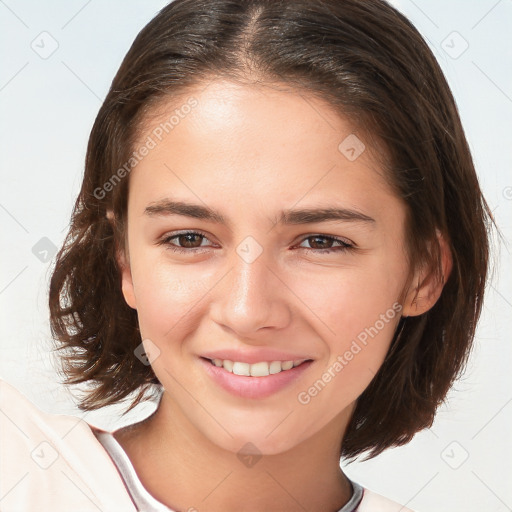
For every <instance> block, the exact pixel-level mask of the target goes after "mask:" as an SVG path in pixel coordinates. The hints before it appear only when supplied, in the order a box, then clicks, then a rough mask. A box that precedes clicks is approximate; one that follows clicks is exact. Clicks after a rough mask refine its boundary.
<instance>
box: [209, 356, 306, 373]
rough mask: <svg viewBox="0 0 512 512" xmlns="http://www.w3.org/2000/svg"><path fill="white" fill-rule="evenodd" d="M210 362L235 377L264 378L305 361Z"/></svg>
mask: <svg viewBox="0 0 512 512" xmlns="http://www.w3.org/2000/svg"><path fill="white" fill-rule="evenodd" d="M211 361H212V363H213V364H214V365H215V366H218V367H221V366H222V367H224V369H225V370H227V371H228V372H230V373H234V374H235V375H244V376H246V377H249V376H250V377H266V376H267V375H273V374H275V373H279V372H282V371H286V370H290V369H291V368H293V367H295V366H299V365H300V364H302V363H303V362H304V361H306V359H297V360H296V361H271V362H270V363H268V362H266V361H262V362H258V363H253V364H249V363H241V362H239V361H230V360H229V359H224V360H223V359H212V360H211Z"/></svg>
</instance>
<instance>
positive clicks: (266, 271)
mask: <svg viewBox="0 0 512 512" xmlns="http://www.w3.org/2000/svg"><path fill="white" fill-rule="evenodd" d="M212 293H213V294H214V295H213V301H212V302H213V303H212V305H211V309H210V312H211V316H212V319H213V320H214V321H215V322H216V323H217V324H219V325H221V326H222V327H223V328H225V329H229V330H231V331H233V333H232V335H233V336H236V337H237V338H239V339H243V338H247V339H250V338H251V337H253V336H254V335H255V334H256V333H258V331H260V330H262V329H264V328H266V330H268V329H282V328H285V327H286V326H287V325H288V324H289V322H290V318H291V310H290V306H291V296H293V293H292V292H291V291H290V289H289V288H287V286H286V282H285V276H282V275H279V269H278V268H277V266H276V265H274V264H272V262H271V261H269V258H268V257H267V256H266V254H265V251H263V252H262V253H261V254H260V255H259V256H258V257H257V258H256V259H255V260H254V261H250V260H248V259H247V258H244V257H242V256H240V255H239V254H238V253H236V252H234V253H233V257H232V258H231V261H230V265H229V267H228V270H227V273H226V274H225V275H224V277H223V278H222V279H221V281H220V282H219V285H218V286H216V287H215V289H214V290H212ZM260 334H261V333H260Z"/></svg>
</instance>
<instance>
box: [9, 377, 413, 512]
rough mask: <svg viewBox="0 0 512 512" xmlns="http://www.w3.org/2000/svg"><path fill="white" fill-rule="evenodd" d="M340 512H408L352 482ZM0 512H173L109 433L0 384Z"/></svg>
mask: <svg viewBox="0 0 512 512" xmlns="http://www.w3.org/2000/svg"><path fill="white" fill-rule="evenodd" d="M351 483H352V487H353V491H354V492H353V495H352V498H351V499H350V501H349V502H348V503H347V504H346V505H345V506H344V507H342V508H341V509H340V510H339V511H338V512H413V511H411V510H410V509H408V508H405V507H402V506H401V505H399V504H398V503H395V502H393V501H390V500H388V499H387V498H384V497H383V496H380V495H379V494H376V493H373V492H371V491H370V490H368V489H366V488H364V487H362V486H361V485H359V484H358V483H356V482H351ZM0 510H1V512H20V511H24V512H25V511H26V512H31V511H34V512H35V511H38V512H39V511H50V510H51V511H52V512H69V511H70V510H73V512H93V511H94V512H137V511H140V512H175V511H172V510H171V509H170V508H168V507H167V506H165V505H164V504H162V503H160V502H159V501H157V500H156V499H155V498H154V497H153V496H152V495H151V494H150V493H149V492H148V491H147V490H146V489H145V488H144V486H143V485H142V483H141V482H140V480H139V478H138V477H137V473H136V472H135V470H134V468H133V466H132V464H131V462H130V459H129V458H128V456H127V455H126V453H125V452H124V450H123V449H122V447H121V445H120V444H119V443H118V442H117V441H116V439H115V438H114V436H113V435H112V433H111V432H106V431H104V430H102V429H99V428H98V427H95V426H94V425H90V424H88V423H87V422H85V421H84V420H82V419H80V418H77V417H75V416H69V415H63V414H50V413H46V412H44V411H42V410H41V409H39V408H38V407H36V406H35V405H34V404H33V403H31V402H30V401H29V400H28V399H27V398H26V397H25V396H24V395H23V394H22V393H21V392H20V391H18V390H17V389H16V388H14V387H13V386H11V385H10V384H8V383H7V382H5V381H4V380H2V379H1V378H0Z"/></svg>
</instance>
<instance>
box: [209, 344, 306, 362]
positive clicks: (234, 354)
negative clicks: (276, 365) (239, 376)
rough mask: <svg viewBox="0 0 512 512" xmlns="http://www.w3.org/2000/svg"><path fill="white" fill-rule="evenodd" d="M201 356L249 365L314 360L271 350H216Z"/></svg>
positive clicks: (304, 355)
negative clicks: (264, 362)
mask: <svg viewBox="0 0 512 512" xmlns="http://www.w3.org/2000/svg"><path fill="white" fill-rule="evenodd" d="M201 355H202V357H205V358H207V359H222V360H223V361H224V360H226V359H229V360H230V361H238V362H240V363H249V364H254V363H259V362H262V361H266V362H268V363H270V362H272V361H297V360H299V359H300V360H302V359H313V358H312V357H311V356H309V355H306V354H290V353H286V352H281V351H279V350H274V349H270V348H267V349H252V350H250V351H246V352H243V351H240V350H234V349H226V350H215V351H213V352H208V353H205V354H201Z"/></svg>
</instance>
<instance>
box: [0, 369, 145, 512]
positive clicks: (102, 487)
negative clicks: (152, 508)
mask: <svg viewBox="0 0 512 512" xmlns="http://www.w3.org/2000/svg"><path fill="white" fill-rule="evenodd" d="M91 428H94V427H91V426H90V425H89V424H88V423H87V422H86V421H84V420H83V419H82V418H78V417H75V416H70V415H62V414H50V413H47V412H44V411H43V410H41V409H39V408H38V407H37V406H36V405H34V404H33V403H32V402H31V401H30V400H29V399H28V398H27V397H26V396H25V395H23V394H22V393H21V392H20V391H18V390H17V389H16V388H15V387H14V386H12V385H11V384H9V383H8V382H6V381H4V380H3V379H1V378H0V436H1V437H0V454H1V457H0V496H2V511H3V512H9V511H14V510H52V511H55V512H56V511H61V510H62V511H64V510H69V507H70V503H72V504H73V510H76V511H80V512H86V511H89V510H91V511H92V510H94V511H97V510H98V509H100V510H109V511H110V510H112V511H117V510H119V511H121V510H122V511H126V512H131V511H135V507H134V505H133V503H132V501H131V499H130V497H129V495H128V494H127V492H126V489H125V487H124V484H123V482H122V480H121V478H120V476H119V473H118V472H117V470H116V468H115V466H114V464H113V462H112V460H111V459H110V457H109V455H108V453H107V452H106V451H105V449H104V448H103V446H102V445H101V444H100V443H99V441H98V440H97V439H96V436H95V435H94V433H93V431H92V430H91Z"/></svg>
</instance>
